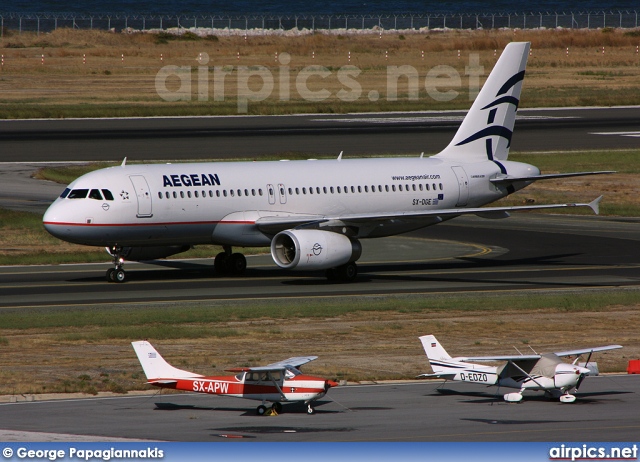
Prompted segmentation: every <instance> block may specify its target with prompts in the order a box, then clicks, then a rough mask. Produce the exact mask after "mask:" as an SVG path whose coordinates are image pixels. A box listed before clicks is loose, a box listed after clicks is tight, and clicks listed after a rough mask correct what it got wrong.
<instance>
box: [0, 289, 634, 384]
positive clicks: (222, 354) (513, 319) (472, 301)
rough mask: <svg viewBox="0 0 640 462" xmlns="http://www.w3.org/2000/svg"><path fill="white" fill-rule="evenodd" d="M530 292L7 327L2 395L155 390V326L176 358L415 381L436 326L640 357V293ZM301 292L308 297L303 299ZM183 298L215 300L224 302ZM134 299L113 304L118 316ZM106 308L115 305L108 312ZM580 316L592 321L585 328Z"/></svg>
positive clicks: (464, 347)
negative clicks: (146, 364) (301, 366)
mask: <svg viewBox="0 0 640 462" xmlns="http://www.w3.org/2000/svg"><path fill="white" fill-rule="evenodd" d="M583 295H584V294H583ZM528 296H529V295H528V294H520V295H516V296H509V295H502V296H501V297H500V298H498V297H482V296H480V297H478V296H473V297H466V298H465V297H462V298H454V299H453V300H450V301H449V302H443V301H442V299H440V298H438V297H426V298H421V299H420V298H417V297H404V298H402V297H401V298H398V299H396V300H395V301H394V302H393V303H392V306H390V307H389V309H387V310H385V309H382V310H380V311H378V310H375V309H374V310H373V311H368V310H366V309H364V310H360V311H354V312H345V313H333V311H332V309H331V305H336V304H339V303H344V304H346V303H349V304H355V305H362V304H367V303H369V304H371V305H372V306H373V307H375V306H376V305H377V304H378V303H379V300H376V299H363V300H361V301H359V302H357V303H354V302H353V301H351V302H347V301H346V300H345V301H342V302H340V301H338V302H336V301H333V302H328V303H327V305H328V307H329V308H328V310H327V311H328V313H327V314H326V315H324V316H323V315H321V314H317V313H316V314H315V315H314V314H310V315H305V314H304V313H302V314H299V315H295V314H293V315H291V316H287V317H283V316H282V315H273V314H268V313H267V312H265V314H264V315H261V314H260V313H262V312H263V309H265V310H269V309H270V308H269V307H263V304H262V303H260V302H257V303H254V305H253V306H252V307H251V311H250V313H251V316H250V318H249V316H248V315H247V319H242V317H243V315H240V316H233V315H232V316H230V319H228V320H226V321H216V322H193V323H182V324H178V323H175V324H171V321H166V322H164V321H159V322H157V323H155V324H163V323H164V324H167V325H166V329H167V331H166V332H165V331H163V330H162V328H161V326H159V325H156V326H155V327H152V326H151V324H148V325H145V326H142V325H132V326H128V327H126V326H123V327H121V328H116V327H111V328H105V327H96V326H85V327H55V328H53V327H52V328H32V329H5V330H3V333H2V335H3V336H2V337H0V348H1V350H2V352H3V354H2V355H0V395H12V394H30V393H38V394H40V393H64V392H86V393H89V394H92V393H96V392H101V391H112V392H116V393H122V392H126V391H128V390H134V389H145V388H146V386H145V379H144V374H143V373H142V369H141V367H140V365H139V363H138V362H137V358H136V356H135V354H134V352H133V349H132V348H131V345H130V342H131V341H133V340H139V339H140V338H143V337H145V336H146V335H147V334H151V335H149V340H150V341H152V343H154V345H155V346H156V347H157V348H158V350H159V351H160V352H161V353H162V354H163V356H164V357H165V359H167V360H169V361H170V362H171V363H172V364H174V365H176V366H177V367H180V368H183V369H188V370H192V371H194V372H198V373H204V374H211V375H217V374H224V370H225V369H227V368H230V367H237V366H245V365H260V364H268V363H269V362H274V361H276V360H280V359H284V358H287V357H290V356H292V355H308V354H315V355H318V356H319V357H320V358H319V359H318V360H316V361H314V362H312V363H310V364H309V365H308V366H307V367H306V368H305V371H307V372H309V373H314V374H321V375H324V376H327V377H331V378H334V379H340V380H349V381H381V380H393V379H404V380H406V379H408V378H413V377H415V376H416V375H418V374H420V373H424V372H429V371H430V368H429V366H428V362H427V361H426V357H425V356H424V352H423V350H422V346H421V345H420V342H419V340H418V337H419V336H420V335H424V334H428V333H433V334H435V335H437V336H438V338H439V340H440V341H441V342H442V343H443V344H444V346H445V347H446V348H447V350H448V351H449V353H452V354H454V355H456V354H457V355H483V354H516V350H515V349H514V347H515V348H517V349H518V350H520V351H523V352H524V351H530V350H529V346H531V347H532V348H534V349H535V350H536V351H538V352H549V351H560V350H564V349H571V348H578V347H588V346H596V345H606V344H610V343H620V344H622V345H624V349H623V350H614V351H613V352H609V353H605V354H599V355H597V357H595V358H594V359H595V360H596V361H597V362H598V365H599V367H600V370H601V371H603V372H611V371H624V370H625V369H626V366H627V362H628V360H629V359H635V358H638V357H640V342H638V334H637V326H638V325H640V311H639V310H638V307H639V306H638V303H637V302H636V303H635V304H633V302H631V300H632V299H633V297H636V299H637V294H632V293H630V294H628V296H627V298H625V299H624V300H622V301H621V299H620V297H619V296H616V295H615V294H613V293H611V294H602V297H609V302H602V303H604V307H603V306H602V305H599V304H597V305H595V306H592V305H591V304H590V303H589V302H586V303H585V302H584V299H580V298H579V296H578V294H576V293H570V292H569V293H566V294H561V295H560V296H556V297H549V298H548V299H546V298H545V296H543V295H537V296H538V297H540V299H541V300H545V301H541V302H540V305H539V306H537V307H533V308H532V307H531V306H524V305H523V306H519V303H523V301H522V300H518V298H520V299H522V298H526V297H528ZM618 301H620V303H617V302H618ZM293 303H295V304H298V305H299V306H298V308H292V307H291V305H292V304H293ZM443 303H444V305H443ZM308 304H309V302H306V301H302V300H298V301H294V302H292V303H285V304H284V308H285V310H286V309H288V308H292V309H304V308H301V307H304V306H305V305H308ZM455 304H458V307H457V308H455V307H454V305H455ZM144 308H145V307H143V306H135V307H130V308H128V309H135V310H143V309H144ZM180 308H182V309H184V310H190V309H196V310H211V311H214V310H217V309H220V306H211V305H210V304H207V305H206V306H205V305H201V306H199V307H194V306H186V305H185V306H184V307H180ZM243 308H244V309H246V308H247V307H246V306H244V307H243V306H238V307H231V309H237V310H240V311H241V312H244V311H242V310H243ZM124 309H125V308H124V307H120V308H118V309H113V310H114V311H111V309H110V308H105V310H107V313H109V314H108V315H112V316H114V315H115V316H117V315H118V314H119V313H122V310H124ZM156 309H162V307H160V308H157V307H156ZM319 309H322V308H319ZM100 310H102V308H101V309H100ZM269 313H270V312H269ZM82 316H84V315H82ZM95 316H96V317H98V318H99V317H103V316H105V314H104V313H98V312H96V313H95ZM169 324H171V325H169ZM577 324H580V325H581V326H583V327H584V328H576V325H577ZM169 331H178V332H169ZM161 332H165V334H161ZM163 335H164V338H163ZM256 345H259V346H258V347H257V348H256Z"/></svg>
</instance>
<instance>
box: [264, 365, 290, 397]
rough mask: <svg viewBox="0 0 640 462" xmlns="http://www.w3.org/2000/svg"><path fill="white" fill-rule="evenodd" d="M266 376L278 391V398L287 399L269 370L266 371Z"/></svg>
mask: <svg viewBox="0 0 640 462" xmlns="http://www.w3.org/2000/svg"><path fill="white" fill-rule="evenodd" d="M267 377H269V379H270V380H271V383H273V386H274V387H276V390H278V393H280V398H281V399H282V401H287V398H286V397H285V396H284V392H283V391H282V388H280V385H278V382H277V381H276V379H274V378H273V375H271V371H267Z"/></svg>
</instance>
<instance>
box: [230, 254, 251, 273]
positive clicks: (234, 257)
mask: <svg viewBox="0 0 640 462" xmlns="http://www.w3.org/2000/svg"><path fill="white" fill-rule="evenodd" d="M246 269H247V259H246V258H245V257H244V255H242V254H241V253H234V254H231V257H229V259H228V260H227V271H228V272H229V273H231V274H233V275H235V276H240V275H241V274H244V271H245V270H246Z"/></svg>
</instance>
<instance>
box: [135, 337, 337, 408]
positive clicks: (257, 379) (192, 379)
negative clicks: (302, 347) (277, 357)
mask: <svg viewBox="0 0 640 462" xmlns="http://www.w3.org/2000/svg"><path fill="white" fill-rule="evenodd" d="M131 345H133V349H134V350H135V352H136V355H138V360H140V364H141V365H142V369H143V370H144V374H145V375H146V376H147V380H148V382H147V383H149V384H151V385H154V386H156V387H161V388H172V389H174V390H184V391H191V392H198V393H208V394H213V395H222V396H233V397H236V398H246V399H253V400H258V401H262V404H261V405H260V406H258V408H257V413H258V415H264V414H265V413H266V412H267V407H266V406H265V404H266V403H267V402H271V403H273V404H272V406H271V409H272V410H273V411H275V412H276V413H280V412H281V411H282V404H281V403H291V402H298V401H304V403H305V404H307V412H308V413H309V414H313V413H314V412H315V410H314V408H313V406H312V402H313V401H315V400H317V399H319V398H322V397H323V396H324V395H325V394H326V393H327V391H328V390H329V388H331V387H336V386H338V384H337V383H336V382H334V381H332V380H325V379H322V378H319V377H312V376H309V375H304V374H303V373H302V372H301V371H300V366H302V365H303V364H306V363H308V362H309V361H313V360H314V359H317V356H299V357H294V358H289V359H285V360H284V361H279V362H277V363H273V364H269V365H268V366H262V367H240V368H236V369H228V371H229V372H237V374H236V375H231V376H221V377H220V376H215V377H214V376H204V375H200V374H195V373H193V372H189V371H184V370H182V369H177V368H175V367H173V366H172V365H171V364H169V363H167V362H166V361H165V360H164V358H163V357H162V356H160V353H158V352H157V351H156V349H155V348H154V347H153V346H152V345H151V344H150V343H149V342H146V341H144V340H143V341H139V342H132V343H131Z"/></svg>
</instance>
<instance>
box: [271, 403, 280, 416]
mask: <svg viewBox="0 0 640 462" xmlns="http://www.w3.org/2000/svg"><path fill="white" fill-rule="evenodd" d="M271 409H273V410H274V411H276V412H277V413H278V414H280V413H281V412H282V404H280V403H273V405H272V406H271Z"/></svg>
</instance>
